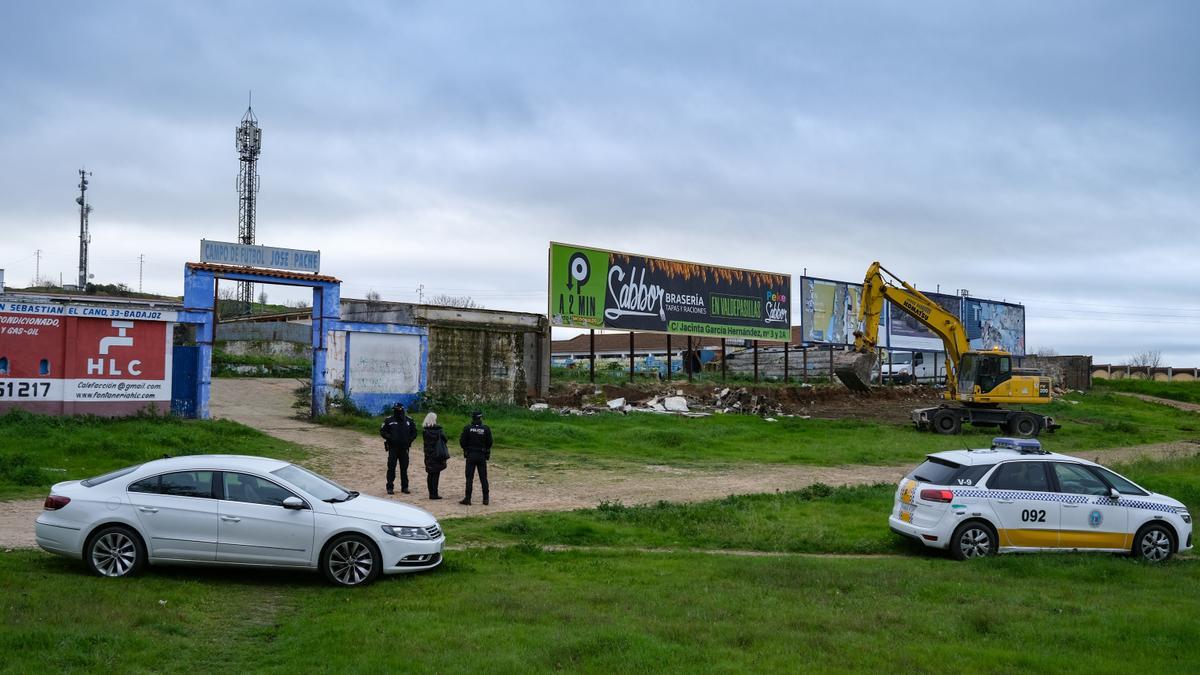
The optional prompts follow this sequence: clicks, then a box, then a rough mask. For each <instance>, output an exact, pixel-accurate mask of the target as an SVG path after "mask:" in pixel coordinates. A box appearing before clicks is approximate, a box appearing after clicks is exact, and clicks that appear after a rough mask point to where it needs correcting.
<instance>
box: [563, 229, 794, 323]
mask: <svg viewBox="0 0 1200 675" xmlns="http://www.w3.org/2000/svg"><path fill="white" fill-rule="evenodd" d="M791 284H792V279H791V276H790V275H787V274H774V273H770V272H758V271H753V270H744V269H738V268H733V267H716V266H712V265H701V264H698V263H689V262H679V261H676V260H665V259H662V258H651V257H647V256H641V255H633V254H628V253H617V252H614V251H605V250H601V249H594V248H586V247H582V246H574V245H570V244H558V243H553V242H552V243H551V244H550V307H549V316H550V323H551V324H552V325H555V326H572V327H578V328H612V329H618V330H636V331H650V332H659V333H672V334H679V335H700V336H707V337H726V338H747V339H755V340H776V341H786V340H788V339H790V337H791V294H792V286H791Z"/></svg>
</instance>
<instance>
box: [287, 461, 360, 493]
mask: <svg viewBox="0 0 1200 675" xmlns="http://www.w3.org/2000/svg"><path fill="white" fill-rule="evenodd" d="M271 473H273V474H274V475H276V476H279V477H280V478H282V479H284V480H286V481H287V482H289V483H291V484H292V485H295V486H296V487H298V488H300V489H301V490H304V491H305V492H307V493H308V494H310V495H312V496H314V497H316V498H317V499H320V500H321V501H323V502H344V501H348V500H351V499H354V498H355V497H357V496H358V493H357V492H355V491H353V490H347V489H346V488H344V487H342V486H341V485H338V484H337V483H335V482H333V481H331V480H329V479H328V478H326V477H324V476H321V475H319V474H315V473H313V472H312V471H309V470H308V469H302V468H300V467H298V466H296V465H295V464H288V465H287V466H285V467H283V468H282V469H276V470H274V471H272V472H271Z"/></svg>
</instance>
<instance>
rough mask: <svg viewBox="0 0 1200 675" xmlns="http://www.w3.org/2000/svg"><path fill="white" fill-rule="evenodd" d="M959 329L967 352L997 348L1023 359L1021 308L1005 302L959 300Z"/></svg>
mask: <svg viewBox="0 0 1200 675" xmlns="http://www.w3.org/2000/svg"><path fill="white" fill-rule="evenodd" d="M962 309H963V314H962V319H963V325H964V326H965V327H966V329H967V339H969V340H970V341H971V349H979V350H982V349H992V348H993V347H1000V348H1001V349H1003V350H1005V351H1008V352H1011V353H1012V354H1013V355H1015V356H1024V355H1025V307H1024V306H1022V305H1013V304H1009V303H1007V302H995V301H992V300H980V299H978V298H963V303H962Z"/></svg>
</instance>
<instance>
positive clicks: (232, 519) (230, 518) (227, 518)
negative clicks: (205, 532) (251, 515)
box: [221, 516, 242, 523]
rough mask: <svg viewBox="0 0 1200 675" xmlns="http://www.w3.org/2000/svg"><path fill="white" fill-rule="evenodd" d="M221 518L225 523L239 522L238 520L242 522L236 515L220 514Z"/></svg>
mask: <svg viewBox="0 0 1200 675" xmlns="http://www.w3.org/2000/svg"><path fill="white" fill-rule="evenodd" d="M221 520H224V521H225V522H227V523H240V522H242V519H241V518H238V517H237V516H221Z"/></svg>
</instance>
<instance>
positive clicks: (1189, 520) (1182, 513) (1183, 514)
mask: <svg viewBox="0 0 1200 675" xmlns="http://www.w3.org/2000/svg"><path fill="white" fill-rule="evenodd" d="M1179 517H1180V518H1183V522H1185V523H1187V524H1189V525H1190V524H1191V523H1192V514H1190V513H1188V512H1187V511H1180V512H1179Z"/></svg>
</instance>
